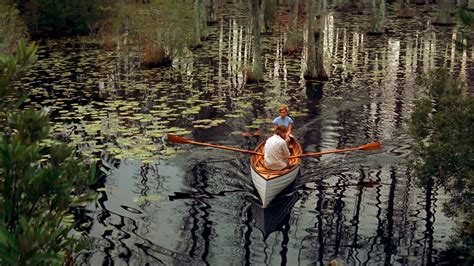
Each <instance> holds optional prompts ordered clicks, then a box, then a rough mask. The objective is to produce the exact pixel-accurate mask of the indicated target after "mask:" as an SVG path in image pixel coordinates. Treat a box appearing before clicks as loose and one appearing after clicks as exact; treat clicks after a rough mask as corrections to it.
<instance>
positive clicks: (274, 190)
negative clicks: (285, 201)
mask: <svg viewBox="0 0 474 266" xmlns="http://www.w3.org/2000/svg"><path fill="white" fill-rule="evenodd" d="M264 146H265V141H263V142H261V143H260V144H258V146H257V148H256V149H255V151H256V152H259V153H262V154H263V147H264ZM301 152H302V149H301V145H300V144H299V142H298V141H297V140H296V139H293V138H292V141H291V142H290V154H291V156H295V155H300V154H301ZM290 163H291V164H292V165H293V167H291V168H289V169H283V170H280V171H274V170H268V169H266V168H265V167H264V166H263V155H252V156H251V158H250V166H251V167H250V168H251V173H252V182H253V184H254V185H255V188H256V189H257V191H258V194H259V195H260V199H261V200H262V206H263V208H266V207H267V206H268V205H269V204H270V202H271V201H272V200H273V199H274V198H275V197H276V196H277V195H278V194H279V193H280V192H281V191H282V190H283V189H285V188H286V187H287V186H288V185H290V184H291V183H292V182H293V181H294V180H295V179H296V177H297V176H298V174H299V171H300V166H301V158H294V159H290Z"/></svg>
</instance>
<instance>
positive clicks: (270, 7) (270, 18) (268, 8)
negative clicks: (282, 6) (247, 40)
mask: <svg viewBox="0 0 474 266" xmlns="http://www.w3.org/2000/svg"><path fill="white" fill-rule="evenodd" d="M276 5H277V3H276V0H265V9H263V10H264V11H263V17H264V19H263V23H264V26H265V33H271V32H272V26H273V23H274V22H275V13H276V8H277V7H276Z"/></svg>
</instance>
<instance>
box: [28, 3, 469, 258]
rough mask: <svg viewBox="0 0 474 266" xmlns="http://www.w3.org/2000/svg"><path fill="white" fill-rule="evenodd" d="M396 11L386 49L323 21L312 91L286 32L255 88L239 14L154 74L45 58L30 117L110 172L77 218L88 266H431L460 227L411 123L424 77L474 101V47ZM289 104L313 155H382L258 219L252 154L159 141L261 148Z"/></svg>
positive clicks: (113, 57) (311, 185)
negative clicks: (418, 163) (435, 73)
mask: <svg viewBox="0 0 474 266" xmlns="http://www.w3.org/2000/svg"><path fill="white" fill-rule="evenodd" d="M229 6H230V4H229ZM388 8H389V11H387V21H386V24H387V27H388V28H389V29H390V31H389V33H388V34H386V35H384V36H382V37H371V36H367V35H365V32H366V29H367V27H368V18H367V16H357V15H351V14H349V13H348V14H342V15H341V14H340V13H337V12H331V13H330V14H329V16H328V19H327V27H326V32H327V35H326V39H325V51H326V62H327V64H326V70H327V72H328V74H329V75H330V80H329V81H328V82H325V83H317V82H312V83H306V82H305V81H304V80H303V79H302V67H304V59H302V58H304V57H305V53H304V52H303V53H302V54H298V55H295V56H284V55H283V53H282V46H283V43H284V41H285V38H286V37H285V34H283V33H281V34H280V33H277V34H274V35H272V36H264V37H263V40H262V41H263V50H264V55H263V62H264V64H265V82H263V83H260V84H257V85H245V84H244V76H243V71H242V67H243V66H244V65H245V64H246V63H248V62H249V60H250V43H249V40H250V39H249V38H250V37H249V29H250V28H249V25H248V19H247V18H246V17H245V15H244V14H245V12H243V11H241V12H239V11H238V10H239V9H237V8H235V6H234V8H228V9H223V10H220V14H221V15H220V22H219V23H218V25H216V26H212V27H211V28H210V36H209V39H208V40H207V41H205V42H204V43H203V47H202V48H198V49H197V50H195V51H193V53H192V54H191V53H189V54H188V55H187V56H186V57H185V58H184V59H182V60H179V61H177V62H175V64H174V66H173V67H169V68H161V69H151V70H144V69H142V68H141V67H140V66H139V64H138V63H136V61H134V60H133V56H128V55H127V56H124V55H123V53H121V52H118V51H113V52H104V51H102V50H100V49H98V47H97V45H96V43H97V41H96V40H91V39H81V40H79V41H77V40H73V41H68V40H66V41H59V42H51V43H49V46H45V47H43V48H42V49H41V60H40V61H39V62H38V64H37V65H36V66H35V68H34V69H33V73H32V74H31V75H30V76H29V77H30V78H29V79H28V80H26V81H25V82H26V83H27V85H29V86H31V87H32V88H35V94H34V95H33V97H32V104H33V105H35V104H37V103H41V104H42V105H43V106H49V107H50V108H51V112H52V116H53V120H54V128H55V132H56V134H58V135H59V136H61V137H62V138H64V139H66V140H68V141H70V142H71V143H73V144H74V145H77V146H78V147H79V150H80V151H81V152H82V153H83V154H84V155H86V156H89V158H96V159H95V160H99V161H100V163H99V164H100V165H101V169H102V171H104V173H105V174H106V177H105V178H104V179H103V182H104V185H103V188H100V189H99V199H98V201H97V203H94V204H90V206H88V207H87V210H85V211H83V212H82V213H80V214H78V217H81V221H80V225H78V230H79V231H80V232H82V233H83V234H85V235H87V236H89V237H91V238H92V239H93V243H92V245H91V246H90V247H89V248H88V249H86V250H84V251H83V252H81V254H80V255H79V257H78V261H79V262H80V263H82V264H91V265H100V264H106V265H112V264H117V265H125V264H131V265H145V264H147V263H148V264H150V265H155V264H178V265H179V264H196V265H204V264H212V265H239V264H271V265H276V264H287V265H300V264H301V265H308V264H317V263H321V264H323V263H324V264H325V263H328V262H329V261H331V260H333V259H336V260H338V261H339V262H343V263H344V264H349V265H359V264H367V265H377V264H395V265H397V264H398V265H402V264H403V265H407V264H408V265H427V264H432V263H436V261H437V260H438V259H439V254H440V252H441V251H443V250H444V249H445V248H446V247H447V242H448V241H449V239H450V236H451V235H452V234H453V229H454V226H455V225H454V222H453V221H452V220H450V219H449V218H447V217H445V215H444V214H443V211H442V205H443V202H444V201H445V200H446V199H447V195H446V194H445V192H444V191H442V190H441V189H439V188H433V189H429V190H424V189H421V188H418V187H417V186H416V179H415V178H414V177H413V176H411V175H410V172H409V170H408V169H407V167H406V159H407V158H408V157H409V156H410V148H411V144H412V141H411V139H410V138H409V137H408V136H407V135H406V134H405V133H404V132H405V131H404V121H405V120H406V119H407V118H408V116H409V114H410V111H411V108H412V106H413V100H414V99H416V98H417V97H420V96H421V95H422V92H423V91H422V88H420V87H418V86H417V85H415V78H416V76H417V75H418V74H419V73H423V72H425V71H428V70H429V69H431V68H434V67H438V66H445V67H447V68H448V69H449V70H450V71H451V72H452V73H453V74H454V75H455V76H458V77H460V78H461V79H463V80H465V81H466V82H467V83H468V84H469V86H470V87H468V90H470V91H471V92H472V81H473V80H474V77H473V75H474V73H473V71H472V69H473V58H474V48H473V47H472V46H471V47H470V48H467V49H463V50H459V49H456V47H455V42H454V40H455V38H456V35H457V34H459V29H458V28H436V27H432V26H430V22H429V17H430V16H432V15H433V14H432V13H430V12H422V11H423V10H429V9H430V7H417V9H418V11H419V12H418V13H419V14H420V15H419V16H417V17H416V18H415V19H411V20H398V19H396V18H395V11H394V10H393V7H392V6H390V5H389V7H388ZM281 103H286V104H288V105H289V107H290V113H291V115H293V117H294V119H295V121H296V129H295V132H294V133H295V135H296V136H298V138H299V140H300V141H301V143H302V146H303V148H304V151H305V152H313V151H323V150H329V149H336V148H344V147H351V146H359V145H362V144H364V143H367V142H370V141H373V140H379V141H381V142H382V145H383V148H382V150H381V151H377V152H373V153H366V152H354V153H345V154H338V155H326V156H323V157H320V158H307V159H305V160H304V162H303V165H304V169H303V172H302V175H301V177H300V178H299V179H297V181H296V182H295V184H294V185H292V186H291V187H289V188H288V189H287V190H286V191H285V192H284V193H283V194H284V195H283V196H282V197H280V198H277V199H276V200H275V201H274V202H273V204H272V205H271V206H270V207H269V208H267V209H262V208H260V207H259V204H258V201H259V200H258V196H257V194H256V191H255V189H254V188H253V185H252V182H251V180H250V173H249V166H248V157H247V156H246V155H243V154H237V153H231V152H226V151H221V150H212V149H205V148H199V147H189V146H179V147H178V146H176V145H173V144H169V143H168V144H167V143H166V142H163V138H162V137H163V136H164V135H165V134H166V133H168V132H171V133H178V134H184V135H185V136H187V137H189V138H193V139H197V140H201V141H208V142H212V143H219V144H225V145H232V146H236V147H242V148H249V149H251V148H253V147H255V145H256V143H258V141H260V140H262V139H263V137H258V136H255V137H244V136H242V134H241V133H242V132H250V133H252V132H255V131H256V130H257V129H258V130H261V131H263V132H265V133H268V132H269V127H270V123H269V122H270V121H271V120H270V119H271V118H273V117H274V116H276V115H277V112H276V110H277V109H276V108H277V106H278V105H279V104H281ZM176 149H178V153H176ZM362 181H364V182H369V183H362V184H363V185H361V183H360V182H362Z"/></svg>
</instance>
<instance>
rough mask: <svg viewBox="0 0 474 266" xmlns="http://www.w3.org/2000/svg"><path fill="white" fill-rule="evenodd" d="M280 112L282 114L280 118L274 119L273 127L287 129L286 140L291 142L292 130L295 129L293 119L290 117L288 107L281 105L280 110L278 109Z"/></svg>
mask: <svg viewBox="0 0 474 266" xmlns="http://www.w3.org/2000/svg"><path fill="white" fill-rule="evenodd" d="M278 112H279V113H280V116H278V117H276V118H275V119H273V125H274V127H275V128H276V126H278V125H283V126H285V127H287V132H286V135H285V137H284V139H285V140H286V141H287V142H289V139H290V135H291V130H292V129H293V119H292V118H291V117H289V116H288V106H286V105H281V106H280V108H278Z"/></svg>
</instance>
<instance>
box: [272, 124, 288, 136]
mask: <svg viewBox="0 0 474 266" xmlns="http://www.w3.org/2000/svg"><path fill="white" fill-rule="evenodd" d="M287 131H288V128H287V127H286V126H285V125H278V126H276V127H275V134H277V135H281V134H286V132H287Z"/></svg>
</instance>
